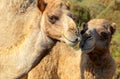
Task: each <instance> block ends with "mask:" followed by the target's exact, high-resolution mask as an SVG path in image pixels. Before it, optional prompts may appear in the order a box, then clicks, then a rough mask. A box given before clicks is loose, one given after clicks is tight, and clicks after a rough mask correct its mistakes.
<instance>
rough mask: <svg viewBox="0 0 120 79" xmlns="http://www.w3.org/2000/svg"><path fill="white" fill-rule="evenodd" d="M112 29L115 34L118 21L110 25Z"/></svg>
mask: <svg viewBox="0 0 120 79" xmlns="http://www.w3.org/2000/svg"><path fill="white" fill-rule="evenodd" d="M110 31H111V34H112V35H113V34H114V33H115V31H116V23H112V24H111V26H110Z"/></svg>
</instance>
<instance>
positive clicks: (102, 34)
mask: <svg viewBox="0 0 120 79" xmlns="http://www.w3.org/2000/svg"><path fill="white" fill-rule="evenodd" d="M100 35H101V36H100V37H101V40H106V39H108V37H109V36H108V33H106V32H101V33H100Z"/></svg>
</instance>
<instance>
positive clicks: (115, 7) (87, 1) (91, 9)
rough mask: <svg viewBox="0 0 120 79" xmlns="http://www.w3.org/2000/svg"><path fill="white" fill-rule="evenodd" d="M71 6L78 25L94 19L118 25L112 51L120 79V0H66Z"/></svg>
mask: <svg viewBox="0 0 120 79" xmlns="http://www.w3.org/2000/svg"><path fill="white" fill-rule="evenodd" d="M65 1H69V2H70V4H71V11H72V13H73V14H74V15H76V16H77V17H76V23H77V24H81V23H83V22H88V21H89V20H90V19H93V18H104V19H107V20H109V21H110V22H115V23H116V24H117V27H116V33H115V34H114V36H113V38H112V42H111V47H110V51H111V54H112V57H113V58H114V59H115V61H116V64H117V71H116V74H115V76H114V79H120V0H65Z"/></svg>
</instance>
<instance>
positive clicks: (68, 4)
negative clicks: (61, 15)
mask: <svg viewBox="0 0 120 79" xmlns="http://www.w3.org/2000/svg"><path fill="white" fill-rule="evenodd" d="M65 5H66V7H67V9H68V10H69V9H70V2H69V1H67V2H66V3H65Z"/></svg>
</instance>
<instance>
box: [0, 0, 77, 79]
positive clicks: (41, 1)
mask: <svg viewBox="0 0 120 79" xmlns="http://www.w3.org/2000/svg"><path fill="white" fill-rule="evenodd" d="M70 15H71V13H70V12H69V6H68V5H66V4H65V3H63V2H62V1H61V0H54V1H53V0H46V1H45V0H0V79H18V78H21V77H22V76H23V75H25V74H27V73H28V71H30V70H31V69H32V68H33V67H34V66H35V65H37V63H38V62H40V60H41V59H42V58H43V57H44V56H45V55H46V51H49V50H50V48H52V46H53V45H54V44H55V43H56V41H62V42H65V43H67V44H68V45H75V44H76V43H77V41H78V37H77V28H76V25H75V23H74V21H73V17H72V16H70Z"/></svg>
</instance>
